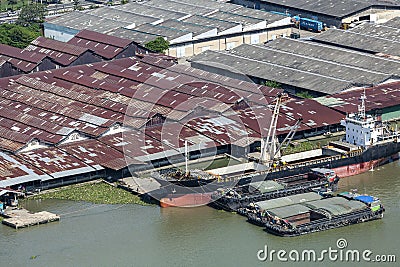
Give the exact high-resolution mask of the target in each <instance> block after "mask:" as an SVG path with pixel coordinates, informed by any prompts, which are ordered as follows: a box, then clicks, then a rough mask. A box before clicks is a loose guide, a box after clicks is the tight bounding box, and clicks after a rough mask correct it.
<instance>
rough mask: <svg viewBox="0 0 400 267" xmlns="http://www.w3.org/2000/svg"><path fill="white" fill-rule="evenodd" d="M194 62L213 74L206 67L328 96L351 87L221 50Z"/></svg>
mask: <svg viewBox="0 0 400 267" xmlns="http://www.w3.org/2000/svg"><path fill="white" fill-rule="evenodd" d="M191 62H192V66H193V67H196V68H201V69H205V70H209V71H214V70H210V69H209V68H207V67H205V68H204V66H211V67H214V68H217V69H220V70H222V71H225V70H229V71H231V72H234V73H238V74H240V75H242V74H246V75H249V76H253V77H258V78H261V79H265V80H272V81H277V82H279V83H281V84H286V85H290V86H294V87H299V88H304V89H307V90H312V91H317V92H321V93H326V94H334V93H337V92H341V91H342V90H344V89H348V88H350V87H351V86H352V84H351V83H350V82H348V81H345V80H343V79H337V78H332V77H329V76H325V75H320V74H314V73H310V72H308V71H300V70H298V69H297V68H289V67H284V66H279V65H277V64H274V63H267V62H263V61H260V60H255V59H249V58H246V57H242V56H238V55H233V54H230V53H225V52H221V51H218V52H217V51H206V52H203V53H201V54H199V55H196V56H194V57H192V58H191ZM193 63H194V64H193Z"/></svg>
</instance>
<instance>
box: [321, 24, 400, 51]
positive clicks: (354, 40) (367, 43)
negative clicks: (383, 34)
mask: <svg viewBox="0 0 400 267" xmlns="http://www.w3.org/2000/svg"><path fill="white" fill-rule="evenodd" d="M313 40H315V41H318V42H324V43H329V44H331V45H339V46H343V47H346V48H349V49H358V50H362V51H366V52H370V53H385V54H388V55H393V56H400V42H394V41H393V40H388V39H384V38H379V37H376V36H368V35H363V34H360V33H355V32H351V31H343V30H334V29H330V30H328V31H326V32H324V33H322V34H320V35H318V36H315V37H313Z"/></svg>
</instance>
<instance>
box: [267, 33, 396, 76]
mask: <svg viewBox="0 0 400 267" xmlns="http://www.w3.org/2000/svg"><path fill="white" fill-rule="evenodd" d="M267 46H268V47H271V48H273V49H276V50H280V51H286V52H291V53H293V54H298V55H304V56H310V57H313V58H316V59H322V60H326V61H330V62H336V63H339V64H344V65H346V66H354V67H357V68H361V69H365V70H371V71H377V72H381V73H386V74H394V75H399V76H400V61H397V60H392V59H387V58H383V57H378V56H374V55H371V54H366V53H362V52H357V51H352V50H349V49H343V48H339V47H334V46H328V45H324V44H319V43H315V42H309V41H304V40H298V39H297V40H296V39H290V38H278V39H276V40H274V41H272V42H268V44H267Z"/></svg>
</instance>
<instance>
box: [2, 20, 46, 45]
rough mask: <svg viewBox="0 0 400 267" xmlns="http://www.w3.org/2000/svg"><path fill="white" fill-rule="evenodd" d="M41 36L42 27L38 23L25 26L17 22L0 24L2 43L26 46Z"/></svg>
mask: <svg viewBox="0 0 400 267" xmlns="http://www.w3.org/2000/svg"><path fill="white" fill-rule="evenodd" d="M39 36H40V27H39V25H37V24H33V25H30V26H28V27H24V26H21V25H17V24H1V25H0V43H2V44H6V45H10V46H14V47H18V48H25V47H26V46H28V45H29V44H30V42H32V41H33V40H35V39H36V38H37V37H39Z"/></svg>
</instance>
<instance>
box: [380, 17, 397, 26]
mask: <svg viewBox="0 0 400 267" xmlns="http://www.w3.org/2000/svg"><path fill="white" fill-rule="evenodd" d="M383 25H385V26H387V27H392V28H397V29H400V17H396V18H393V19H391V20H389V21H387V22H386V23H384V24H383Z"/></svg>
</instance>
